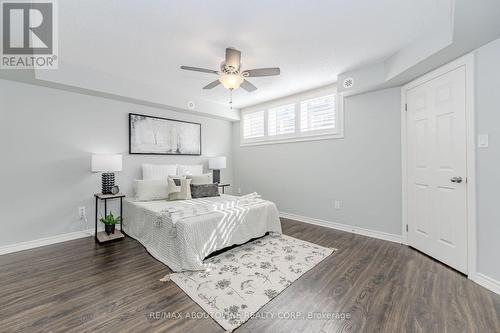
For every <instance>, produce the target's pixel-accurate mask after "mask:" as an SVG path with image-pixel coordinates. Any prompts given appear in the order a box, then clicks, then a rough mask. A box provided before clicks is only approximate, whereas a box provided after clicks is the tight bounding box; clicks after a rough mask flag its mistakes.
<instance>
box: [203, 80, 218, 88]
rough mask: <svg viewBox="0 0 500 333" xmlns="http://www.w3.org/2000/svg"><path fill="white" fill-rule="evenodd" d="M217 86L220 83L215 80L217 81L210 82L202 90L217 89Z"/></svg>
mask: <svg viewBox="0 0 500 333" xmlns="http://www.w3.org/2000/svg"><path fill="white" fill-rule="evenodd" d="M219 84H220V81H219V80H218V79H217V80H215V81H213V82H210V83H209V84H207V85H206V86H204V87H203V89H212V88H215V87H217V86H218V85H219Z"/></svg>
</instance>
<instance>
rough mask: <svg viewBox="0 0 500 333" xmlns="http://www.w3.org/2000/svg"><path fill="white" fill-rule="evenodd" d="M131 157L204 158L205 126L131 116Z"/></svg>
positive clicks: (142, 115)
mask: <svg viewBox="0 0 500 333" xmlns="http://www.w3.org/2000/svg"><path fill="white" fill-rule="evenodd" d="M129 154H131V155H179V156H200V155H201V124H200V123H195V122H189V121H184V120H177V119H170V118H162V117H156V116H149V115H144V114H137V113H129Z"/></svg>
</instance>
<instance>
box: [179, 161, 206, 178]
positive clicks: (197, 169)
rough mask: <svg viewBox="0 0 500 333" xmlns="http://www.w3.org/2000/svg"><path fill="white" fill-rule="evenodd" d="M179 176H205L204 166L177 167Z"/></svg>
mask: <svg viewBox="0 0 500 333" xmlns="http://www.w3.org/2000/svg"><path fill="white" fill-rule="evenodd" d="M177 174H178V175H179V176H186V175H202V174H203V164H196V165H178V166H177Z"/></svg>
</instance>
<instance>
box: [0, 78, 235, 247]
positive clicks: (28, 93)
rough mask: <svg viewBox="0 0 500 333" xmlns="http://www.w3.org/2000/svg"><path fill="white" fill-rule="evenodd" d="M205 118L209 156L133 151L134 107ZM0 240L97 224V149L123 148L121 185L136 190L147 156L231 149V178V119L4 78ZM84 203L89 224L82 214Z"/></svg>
mask: <svg viewBox="0 0 500 333" xmlns="http://www.w3.org/2000/svg"><path fill="white" fill-rule="evenodd" d="M129 112H135V113H143V114H150V115H157V116H162V117H170V118H175V119H180V120H188V121H195V122H201V123H202V145H203V146H202V150H203V156H202V157H189V156H178V157H172V156H141V155H128V113H129ZM0 117H1V118H0V150H1V152H2V157H1V163H0V169H1V170H0V177H1V178H0V184H1V187H2V189H1V191H0V223H1V225H2V231H1V232H0V246H3V245H8V244H13V243H17V242H22V241H28V240H34V239H39V238H44V237H48V236H54V235H59V234H64V233H69V232H74V231H80V230H84V229H87V228H90V227H91V226H92V225H93V217H94V211H93V209H94V203H93V199H92V195H93V193H95V192H99V190H100V175H99V174H95V173H91V172H90V156H91V154H92V153H93V152H97V153H105V152H111V153H122V154H123V156H124V161H123V165H124V171H123V172H120V173H117V174H116V176H117V184H118V185H119V186H120V188H121V189H122V190H123V191H124V192H125V193H128V194H130V190H131V184H132V180H133V179H138V178H139V179H140V177H141V171H140V165H141V164H142V163H157V164H161V163H178V164H195V163H200V162H202V163H204V164H205V167H206V166H207V157H208V156H217V155H225V156H227V157H228V169H225V170H224V171H223V172H222V179H223V180H224V181H228V182H231V181H232V168H231V167H232V158H231V123H230V122H228V121H224V120H217V119H212V118H206V117H200V116H195V115H188V114H182V113H179V112H169V111H165V110H159V109H154V108H149V107H145V106H139V105H135V104H130V103H124V102H119V101H114V100H110V99H104V98H100V97H94V96H87V95H81V94H76V93H72V92H66V91H61V90H55V89H50V88H45V87H39V86H34V85H28V84H23V83H17V82H12V81H5V80H0ZM79 206H85V207H86V210H87V216H88V219H89V221H88V224H87V225H84V223H83V222H81V221H79V217H78V207H79Z"/></svg>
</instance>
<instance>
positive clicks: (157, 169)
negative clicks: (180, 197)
mask: <svg viewBox="0 0 500 333" xmlns="http://www.w3.org/2000/svg"><path fill="white" fill-rule="evenodd" d="M176 174H177V165H176V164H163V165H160V164H143V165H142V179H144V180H150V179H167V177H168V176H175V175H176Z"/></svg>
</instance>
